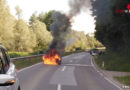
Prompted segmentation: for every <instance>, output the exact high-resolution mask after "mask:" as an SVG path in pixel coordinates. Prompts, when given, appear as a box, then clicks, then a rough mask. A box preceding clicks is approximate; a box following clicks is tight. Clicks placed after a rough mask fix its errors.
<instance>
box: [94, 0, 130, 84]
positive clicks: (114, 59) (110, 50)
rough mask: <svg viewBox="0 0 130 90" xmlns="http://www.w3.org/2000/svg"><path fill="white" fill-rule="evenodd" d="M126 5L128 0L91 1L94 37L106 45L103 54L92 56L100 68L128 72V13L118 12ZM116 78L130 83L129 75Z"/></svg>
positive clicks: (129, 20) (129, 21) (129, 69)
mask: <svg viewBox="0 0 130 90" xmlns="http://www.w3.org/2000/svg"><path fill="white" fill-rule="evenodd" d="M128 5H129V0H125V1H123V0H95V1H93V4H92V6H93V9H92V11H93V15H94V16H96V17H95V19H96V32H95V37H96V39H97V40H99V41H100V42H101V43H102V44H103V45H104V46H105V47H106V52H105V54H103V55H100V56H95V57H94V58H95V61H96V63H97V64H98V66H99V67H101V68H102V69H105V70H112V71H123V72H130V53H129V52H130V15H129V13H122V12H118V10H120V9H121V10H128ZM103 62H104V67H102V66H103V64H102V63H103ZM117 79H118V80H119V81H121V82H123V81H125V82H123V83H124V84H127V85H130V83H129V81H130V77H129V76H125V77H118V78H117ZM122 80H123V81H122Z"/></svg>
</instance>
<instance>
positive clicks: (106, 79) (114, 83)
mask: <svg viewBox="0 0 130 90" xmlns="http://www.w3.org/2000/svg"><path fill="white" fill-rule="evenodd" d="M104 79H106V80H107V81H108V82H109V83H111V84H113V85H114V86H116V87H117V88H119V89H120V90H123V89H122V88H121V87H119V86H118V85H116V84H115V83H114V82H113V81H111V80H109V79H108V78H106V77H105V78H104Z"/></svg>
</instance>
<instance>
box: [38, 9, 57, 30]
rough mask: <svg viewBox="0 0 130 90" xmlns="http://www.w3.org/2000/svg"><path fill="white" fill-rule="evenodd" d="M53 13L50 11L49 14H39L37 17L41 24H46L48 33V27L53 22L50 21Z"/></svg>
mask: <svg viewBox="0 0 130 90" xmlns="http://www.w3.org/2000/svg"><path fill="white" fill-rule="evenodd" d="M53 12H54V11H53V10H51V11H49V12H47V13H40V14H39V16H38V19H39V20H40V21H41V22H43V23H45V24H46V26H47V30H48V31H50V25H51V24H52V22H53V20H52V13H53Z"/></svg>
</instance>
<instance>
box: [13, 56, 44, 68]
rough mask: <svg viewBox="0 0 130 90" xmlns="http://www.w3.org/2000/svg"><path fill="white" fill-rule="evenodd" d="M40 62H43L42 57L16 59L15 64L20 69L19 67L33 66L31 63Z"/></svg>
mask: <svg viewBox="0 0 130 90" xmlns="http://www.w3.org/2000/svg"><path fill="white" fill-rule="evenodd" d="M39 62H42V57H36V58H32V59H26V60H19V61H15V62H14V64H15V66H16V68H17V69H18V70H19V69H22V68H25V67H28V66H31V65H33V64H36V63H39Z"/></svg>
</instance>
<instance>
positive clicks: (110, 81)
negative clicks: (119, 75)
mask: <svg viewBox="0 0 130 90" xmlns="http://www.w3.org/2000/svg"><path fill="white" fill-rule="evenodd" d="M92 60H93V58H92V59H91V65H92V66H93V68H94V69H95V70H96V71H97V72H98V73H99V74H100V75H101V76H103V74H102V73H100V71H98V70H97V68H96V67H95V65H94V64H93V62H92ZM104 79H105V80H107V81H108V82H109V83H111V84H112V85H114V86H116V87H117V88H118V89H119V90H123V89H122V88H121V87H120V86H118V85H117V84H116V83H114V82H113V81H112V80H110V79H108V78H107V77H104Z"/></svg>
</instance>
